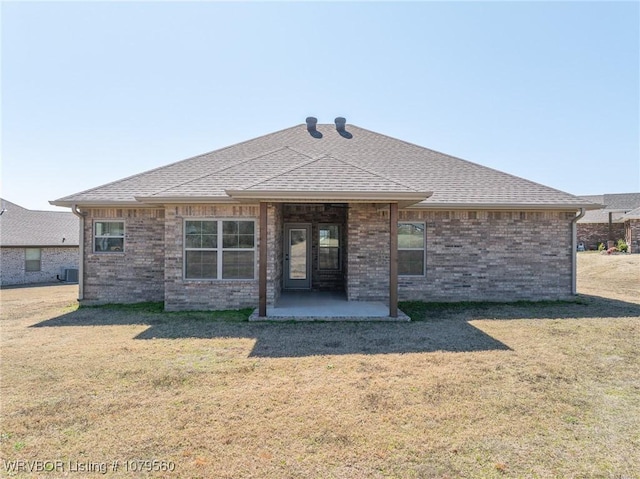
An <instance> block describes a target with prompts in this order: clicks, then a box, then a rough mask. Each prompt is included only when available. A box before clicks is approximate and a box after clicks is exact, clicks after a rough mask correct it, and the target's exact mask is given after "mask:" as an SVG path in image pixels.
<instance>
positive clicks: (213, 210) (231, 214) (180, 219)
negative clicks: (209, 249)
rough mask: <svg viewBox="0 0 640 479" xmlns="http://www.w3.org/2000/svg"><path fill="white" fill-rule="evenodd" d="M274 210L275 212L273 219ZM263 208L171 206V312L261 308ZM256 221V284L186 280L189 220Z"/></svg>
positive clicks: (167, 287)
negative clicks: (261, 227) (261, 219)
mask: <svg viewBox="0 0 640 479" xmlns="http://www.w3.org/2000/svg"><path fill="white" fill-rule="evenodd" d="M273 212H274V210H273V209H272V216H273ZM259 214H260V208H259V206H257V205H249V206H244V205H243V206H237V205H167V207H166V219H165V240H166V248H165V256H164V261H165V270H164V284H165V286H164V288H165V290H164V301H165V309H166V310H167V311H187V310H221V309H240V308H247V307H253V308H255V307H257V305H258V256H259V247H260V244H259V240H260V222H259ZM196 218H202V219H205V218H206V219H225V218H227V219H228V218H235V219H241V218H246V219H252V220H255V221H256V228H255V235H256V249H255V257H256V269H255V272H256V273H255V279H252V280H220V279H217V280H192V279H184V278H183V262H184V249H183V248H184V246H183V241H184V240H183V238H184V233H183V229H184V220H185V219H196Z"/></svg>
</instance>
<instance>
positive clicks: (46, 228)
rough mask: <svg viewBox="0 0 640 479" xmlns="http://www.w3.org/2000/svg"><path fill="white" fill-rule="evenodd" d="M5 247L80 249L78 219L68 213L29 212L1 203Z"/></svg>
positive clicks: (1, 241) (0, 229) (0, 232)
mask: <svg viewBox="0 0 640 479" xmlns="http://www.w3.org/2000/svg"><path fill="white" fill-rule="evenodd" d="M1 202H2V209H4V210H5V211H4V212H3V213H2V215H1V216H0V245H2V246H78V245H79V241H78V237H79V229H80V223H79V220H78V217H77V216H75V215H74V214H73V213H68V212H66V211H37V210H28V209H26V208H23V207H21V206H18V205H16V204H15V203H11V202H10V201H7V200H1Z"/></svg>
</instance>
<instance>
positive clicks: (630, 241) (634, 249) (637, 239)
mask: <svg viewBox="0 0 640 479" xmlns="http://www.w3.org/2000/svg"><path fill="white" fill-rule="evenodd" d="M624 226H625V241H626V242H627V245H628V246H629V249H628V251H629V253H634V254H637V253H640V220H637V219H629V220H627V221H625V223H624Z"/></svg>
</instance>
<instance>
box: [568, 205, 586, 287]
mask: <svg viewBox="0 0 640 479" xmlns="http://www.w3.org/2000/svg"><path fill="white" fill-rule="evenodd" d="M585 213H586V210H585V209H584V208H580V213H578V214H577V215H576V217H575V218H573V219H572V220H571V248H572V253H571V294H574V295H575V294H578V286H577V276H578V238H577V228H576V223H578V220H579V219H580V218H582V217H583V216H584V214H585Z"/></svg>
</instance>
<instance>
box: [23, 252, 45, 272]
mask: <svg viewBox="0 0 640 479" xmlns="http://www.w3.org/2000/svg"><path fill="white" fill-rule="evenodd" d="M28 250H34V251H37V252H38V259H37V260H35V259H27V251H28ZM28 261H38V269H27V264H28ZM40 271H42V248H25V249H24V272H25V273H39V272H40Z"/></svg>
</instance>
